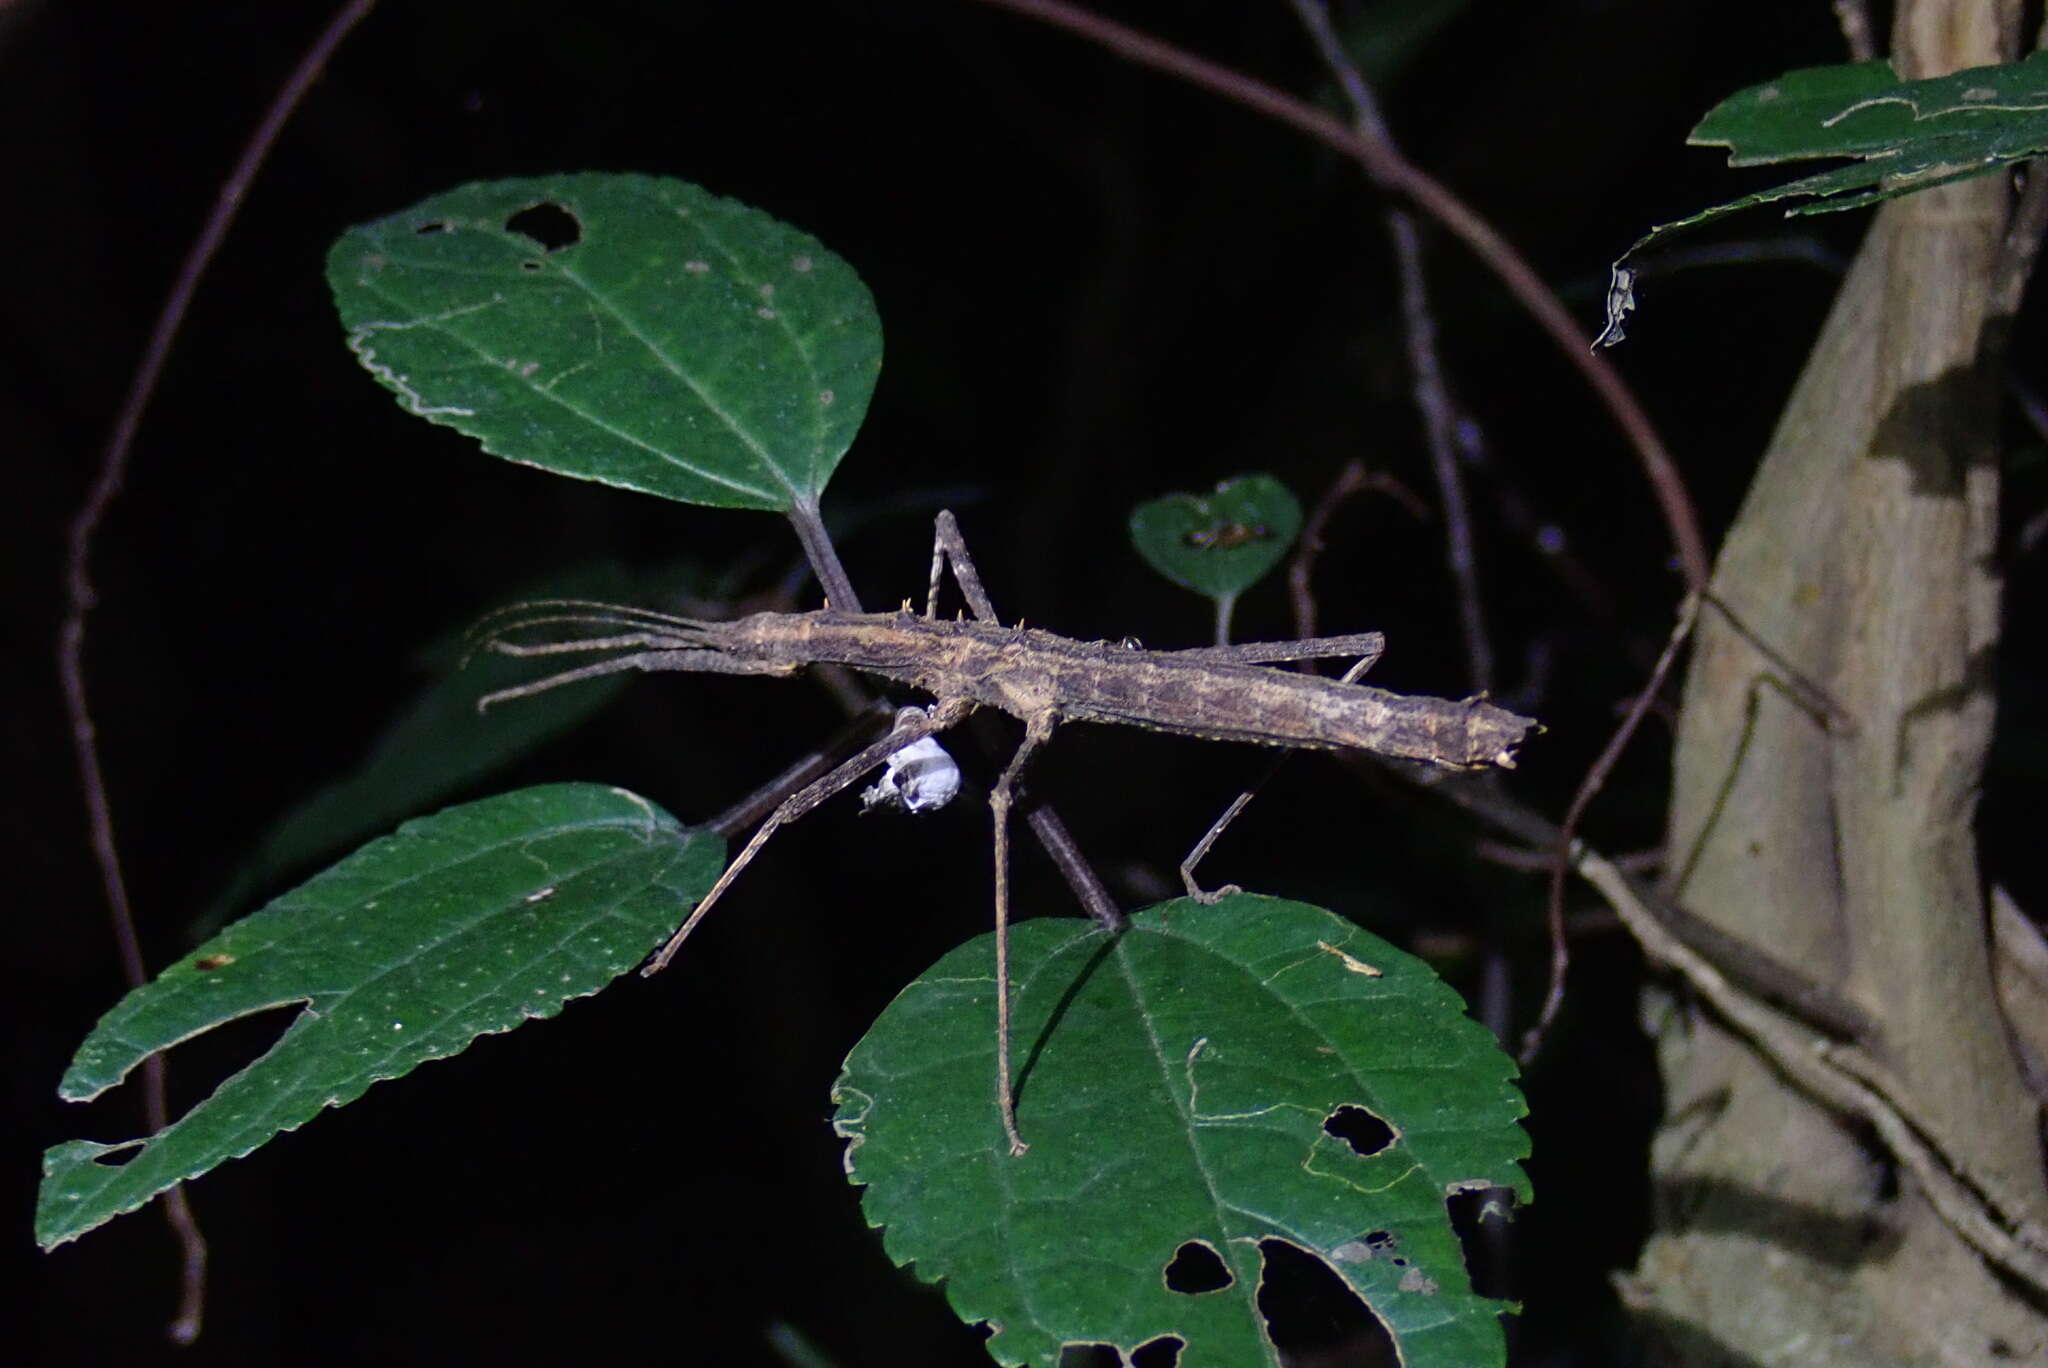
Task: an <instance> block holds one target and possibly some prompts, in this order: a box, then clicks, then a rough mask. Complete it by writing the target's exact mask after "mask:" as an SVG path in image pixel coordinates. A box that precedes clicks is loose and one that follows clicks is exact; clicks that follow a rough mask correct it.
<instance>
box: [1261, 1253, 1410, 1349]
mask: <svg viewBox="0 0 2048 1368" xmlns="http://www.w3.org/2000/svg"><path fill="white" fill-rule="evenodd" d="M1259 1253H1260V1255H1261V1256H1262V1257H1263V1258H1264V1259H1265V1268H1264V1270H1263V1271H1262V1272H1261V1273H1260V1275H1259V1314H1260V1315H1261V1316H1263V1317H1264V1318H1265V1321H1266V1334H1267V1335H1268V1336H1269V1337H1270V1338H1271V1339H1272V1341H1273V1347H1274V1348H1275V1349H1277V1350H1279V1352H1280V1354H1281V1356H1282V1357H1283V1358H1291V1359H1295V1360H1297V1361H1299V1360H1302V1359H1306V1358H1308V1357H1310V1356H1315V1357H1316V1358H1317V1359H1318V1361H1322V1362H1329V1363H1345V1364H1358V1365H1371V1368H1394V1366H1395V1365H1396V1364H1399V1363H1400V1361H1401V1358H1400V1355H1399V1354H1398V1353H1396V1352H1395V1349H1394V1340H1393V1336H1391V1335H1389V1334H1388V1333H1387V1329H1386V1327H1385V1326H1383V1325H1381V1324H1380V1322H1379V1317H1377V1316H1375V1315H1373V1313H1372V1309H1371V1308H1370V1307H1368V1306H1367V1305H1366V1304H1365V1302H1364V1301H1363V1300H1362V1299H1361V1298H1360V1297H1359V1295H1358V1294H1357V1293H1356V1292H1354V1291H1352V1289H1351V1285H1350V1284H1349V1283H1347V1282H1345V1281H1344V1279H1343V1278H1341V1277H1339V1276H1338V1275H1337V1272H1336V1270H1335V1269H1333V1268H1331V1267H1330V1266H1329V1265H1328V1264H1326V1263H1324V1262H1323V1261H1322V1260H1321V1259H1318V1258H1316V1257H1315V1256H1314V1255H1313V1254H1310V1253H1308V1252H1306V1251H1305V1250H1302V1249H1300V1248H1297V1247H1296V1246H1294V1245H1291V1244H1289V1243H1287V1241H1285V1240H1261V1241H1259Z"/></svg>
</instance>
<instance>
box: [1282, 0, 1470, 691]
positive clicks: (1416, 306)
mask: <svg viewBox="0 0 2048 1368" xmlns="http://www.w3.org/2000/svg"><path fill="white" fill-rule="evenodd" d="M1297 3H1307V0H1297ZM1387 229H1388V231H1389V232H1390V233H1391V234H1392V235H1393V238H1394V260H1395V263H1396V264H1397V266H1398V267H1399V270H1400V274H1401V317H1402V319H1403V321H1404V323H1405V324H1406V328H1407V333H1408V363H1409V365H1410V367H1411V368H1412V369H1413V371H1414V375H1415V406H1416V408H1417V409H1418V410H1420V411H1421V414H1422V430H1423V433H1424V435H1425V436H1426V437H1427V438H1428V440H1429V466H1430V470H1431V471H1432V472H1433V473H1434V474H1435V476H1436V487H1437V497H1439V498H1440V499H1442V500H1443V506H1444V558H1445V561H1446V562H1447V564H1448V566H1449V568H1450V572H1451V582H1452V584H1454V585H1456V586H1457V591H1458V625H1459V627H1460V628H1461V629H1462V631H1463V633H1464V638H1465V664H1466V669H1467V675H1468V678H1467V687H1468V688H1469V689H1470V690H1471V691H1472V692H1473V693H1489V692H1491V691H1492V689H1493V687H1494V678H1493V643H1492V641H1491V640H1490V639H1489V638H1488V635H1487V631H1486V617H1485V613H1484V610H1483V609H1482V608H1481V606H1480V598H1479V555H1478V551H1477V548H1476V545H1475V543H1474V540H1473V537H1472V514H1471V510H1470V508H1469V507H1468V506H1467V504H1466V501H1465V482H1464V478H1463V476H1462V475H1461V474H1460V472H1459V470H1458V457H1457V453H1456V451H1455V450H1454V441H1455V438H1454V435H1453V434H1454V431H1455V427H1456V420H1455V417H1454V415H1453V413H1452V409H1451V395H1450V390H1449V388H1448V387H1447V386H1446V385H1445V383H1444V376H1443V363H1442V360H1441V358H1440V357H1439V356H1438V354H1437V347H1436V319H1435V317H1434V315H1432V314H1431V312H1430V308H1429V293H1428V288H1427V284H1426V282H1425V280H1424V278H1423V274H1422V239H1421V237H1420V235H1419V234H1417V232H1416V231H1415V217H1414V215H1412V214H1409V213H1408V212H1406V211H1405V210H1400V209H1394V210H1390V211H1389V212H1388V214H1387Z"/></svg>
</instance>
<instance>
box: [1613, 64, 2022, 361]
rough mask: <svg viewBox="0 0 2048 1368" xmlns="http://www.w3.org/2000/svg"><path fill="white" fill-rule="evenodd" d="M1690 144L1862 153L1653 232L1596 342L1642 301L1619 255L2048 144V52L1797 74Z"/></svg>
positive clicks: (1737, 156) (1763, 151)
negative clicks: (1740, 216) (1939, 69)
mask: <svg viewBox="0 0 2048 1368" xmlns="http://www.w3.org/2000/svg"><path fill="white" fill-rule="evenodd" d="M1687 141H1688V142H1690V143H1691V144H1692V145H1694V146H1708V147H1726V148H1728V149H1729V154H1728V164H1729V165H1730V166H1761V165H1767V164H1774V163H1778V162H1788V161H1801V160H1809V159H1813V158H1820V157H1853V158H1855V159H1856V160H1855V161H1854V162H1853V163H1851V164H1850V165H1848V166H1839V167H1835V168H1833V169H1831V170H1827V171H1822V172H1820V173H1818V174H1816V175H1810V176H1806V177H1804V178H1802V179H1800V180H1795V181H1791V182H1789V183H1787V184H1784V185H1778V186H1773V187H1771V188H1770V189H1767V190H1759V191H1757V192H1756V193H1755V194H1751V195H1744V196H1742V197H1741V198H1739V199H1733V200H1729V201H1727V202H1726V203H1724V204H1717V205H1715V206H1713V207H1712V208H1709V209H1703V210H1701V211H1700V212H1699V213H1697V214H1694V215H1692V216H1691V217H1689V218H1682V219H1679V220H1677V221H1676V222H1673V223H1664V224H1659V225H1658V226H1657V227H1655V228H1653V229H1651V230H1650V231H1649V233H1647V234H1646V235H1644V236H1643V237H1642V238H1641V239H1640V240H1639V241H1637V242H1636V243H1635V245H1634V246H1632V247H1630V248H1629V249H1628V251H1626V252H1624V253H1623V254H1622V256H1621V259H1620V260H1619V261H1617V262H1615V263H1614V284H1613V286H1612V288H1611V289H1610V291H1609V295H1608V305H1607V326H1606V328H1605V329H1604V330H1603V331H1602V332H1601V334H1600V337H1599V338H1598V339H1597V340H1596V342H1595V345H1596V346H1612V345H1613V344H1614V343H1616V342H1619V341H1621V340H1622V337H1623V336H1624V331H1623V321H1624V319H1625V318H1626V317H1627V315H1628V313H1629V311H1630V310H1631V309H1633V308H1634V307H1635V297H1634V293H1633V291H1632V289H1631V288H1630V286H1631V284H1632V282H1633V278H1634V272H1633V271H1631V270H1630V269H1629V268H1628V267H1627V266H1625V265H1624V263H1625V262H1627V261H1628V259H1629V258H1630V257H1632V256H1634V255H1635V254H1636V253H1637V252H1639V251H1641V250H1642V249H1643V248H1645V247H1647V246H1649V245H1650V244H1651V243H1653V242H1655V241H1657V240H1659V239H1660V238H1663V237H1664V236H1665V235H1667V234H1670V233H1675V232H1678V231H1680V230H1682V229H1687V228H1694V227H1698V226H1699V225H1701V224H1704V223H1711V222H1713V221H1714V220H1716V219H1720V218H1725V217H1727V216H1728V215H1729V214H1733V213H1737V212H1739V211H1741V210H1744V209H1749V208H1753V207H1754V206H1756V205H1759V204H1770V203H1774V202H1776V201H1778V200H1785V199H1809V200H1811V202H1810V203H1806V204H1798V205H1794V206H1792V207H1791V208H1789V209H1787V210H1786V213H1787V215H1788V216H1789V215H1792V214H1826V213H1833V212H1835V211H1837V210H1842V209H1856V208H1861V207H1862V206H1864V205H1866V204H1875V203H1877V202H1878V201H1879V200H1886V199H1892V198H1894V197H1896V196H1899V195H1908V194H1911V193H1913V192H1914V191H1916V190H1925V189H1928V188H1930V187H1932V186H1936V185H1947V184H1949V183H1950V182H1952V181H1959V180H1967V179H1969V178H1970V177H1972V176H1981V175H1985V174H1987V173H1989V172H1992V171H1996V170H1998V169H2000V168H2001V167H2005V166H2010V165H2012V164H2013V163H2015V162H2021V161H2025V160H2027V159H2028V158H2030V157H2037V156H2040V155H2041V154H2042V153H2043V152H2048V52H2035V53H2032V54H2030V55H2029V56H2028V57H2027V58H2026V59H2025V60H2023V61H2020V62H2015V63H2011V64H2008V65H2005V66H1985V67H1972V68H1970V69H1968V70H1965V71H1958V72H1954V73H1952V74H1951V75H1947V76H1937V77H1933V78H1930V79H1928V80H1924V81H1901V80H1900V79H1899V78H1898V73H1897V72H1895V71H1894V70H1893V69H1892V66H1891V63H1890V62H1888V61H1884V60H1882V59H1880V60H1878V61H1874V62H1859V63H1855V64H1852V65H1846V66H1832V67H1810V68H1807V69H1805V70H1801V71H1790V72H1787V73H1785V74H1784V75H1783V76H1780V77H1778V79H1776V80H1775V81H1767V82H1765V83H1764V84H1763V85H1759V86H1752V87H1750V88H1749V89H1748V90H1744V91H1741V92H1739V93H1737V94H1735V95H1731V96H1729V97H1728V98H1727V99H1725V100H1723V101H1722V102H1721V103H1720V104H1718V105H1716V106H1714V108H1713V109H1712V110H1710V111H1708V113H1707V116H1706V117H1705V118H1704V119H1702V120H1700V123H1699V126H1698V127H1697V128H1695V129H1693V131H1692V136H1691V137H1690V138H1689V139H1687Z"/></svg>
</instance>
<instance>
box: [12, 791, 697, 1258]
mask: <svg viewBox="0 0 2048 1368" xmlns="http://www.w3.org/2000/svg"><path fill="white" fill-rule="evenodd" d="M723 857H724V843H723V842H722V841H720V840H719V839H718V838H717V837H716V836H713V835H710V834H708V833H705V832H701V831H685V830H683V829H682V828H681V827H679V826H678V825H677V824H676V821H675V819H674V818H672V817H670V816H669V815H668V814H667V813H664V812H662V811H661V810H660V809H658V808H656V807H655V806H653V805H652V804H651V803H648V802H647V801H646V800H645V799H642V798H638V797H636V796H634V795H633V794H630V793H627V792H626V791H625V790H623V789H614V788H605V787H602V786H600V785H595V784H561V785H554V786H549V787H542V788H530V789H523V790H521V791H519V792H517V793H509V794H505V795H503V796H502V797H498V798H488V799H485V800H484V801H482V802H478V803H470V804H467V805H465V806H462V807H456V808H450V809H449V810H448V811H446V812H442V813H439V814H437V815H435V816H432V817H427V818H422V819H421V820H419V821H416V822H409V823H407V824H406V825H405V826H403V827H401V828H399V831H398V833H397V834H396V835H394V836H388V837H385V838H384V839H382V840H378V841H373V842H371V843H370V844H369V845H367V846H365V847H363V848H362V849H361V850H359V851H357V852H356V853H355V854H353V855H351V856H349V857H348V858H347V859H345V860H343V861H342V862H341V863H340V864H338V865H335V866H334V867H333V868H332V869H329V870H327V871H325V872H324V873H321V874H319V875H317V876H315V877H314V878H313V879H311V880H310V881H308V882H307V883H305V884H303V885H301V886H300V887H299V888H297V889H295V890H293V891H292V892H290V893H287V894H285V895H284V896H283V897H281V898H279V899H277V900H276V901H275V902H273V903H271V904H270V905H269V906H268V907H265V908H264V909H263V910H261V911H259V912H257V913H255V914H254V915H252V916H249V917H246V918H244V919H243V920H241V921H239V922H236V923H235V924H234V925H233V926H230V927H228V928H227V929H226V930H224V931H222V932H221V933H220V934H219V935H218V936H215V937H214V938H213V939H212V940H209V941H208V942H206V943H205V944H204V945H202V946H200V947H199V948H198V949H197V950H195V951H193V952H192V953H191V954H190V955H187V956H186V957H185V958H184V959H182V960H180V961H178V962H177V963H176V964H173V965H172V966H171V967H170V968H168V969H166V970H164V972H163V973H162V974H160V975H158V977H157V978H156V980H155V981H154V982H152V983H149V984H147V985H145V986H144V987H141V988H138V989H136V990H135V991H134V992H132V993H130V994H129V995H128V996H127V997H125V998H123V999H122V1000H121V1002H120V1003H119V1005H117V1006H116V1007H115V1008H114V1009H113V1010H112V1011H111V1012H109V1013H107V1015H106V1016H105V1017H104V1018H103V1019H102V1020H101V1021H100V1023H99V1025H98V1026H97V1027H95V1028H94V1030H93V1032H92V1034H91V1035H90V1036H88V1037H87V1038H86V1041H85V1043H84V1044H83V1045H81V1046H80V1047H79V1049H78V1054H77V1056H76V1058H74V1059H73V1061H72V1064H71V1068H70V1069H69V1070H68V1071H67V1072H66V1073H65V1075H64V1079H63V1081H62V1083H60V1084H59V1085H58V1093H59V1094H60V1095H61V1096H63V1097H64V1098H66V1099H67V1100H69V1101H74V1102H82V1101H87V1100H89V1099H91V1098H93V1097H96V1096H98V1095H99V1094H100V1093H101V1092H103V1091H105V1090H106V1089H108V1088H110V1087H112V1086H113V1085H114V1084H116V1083H119V1082H120V1081H121V1080H122V1079H123V1078H125V1077H126V1076H127V1075H128V1073H129V1071H130V1070H132V1069H133V1068H134V1067H135V1066H136V1065H137V1064H140V1063H141V1062H142V1061H143V1060H144V1059H145V1058H147V1057H148V1056H149V1055H151V1054H154V1053H156V1052H157V1051H159V1050H164V1049H168V1048H169V1047H170V1046H172V1045H175V1044H177V1043H178V1042H179V1041H182V1040H189V1039H191V1038H192V1037H193V1036H196V1035H199V1034H201V1033H203V1032H205V1031H209V1030H211V1029H213V1028H214V1027H216V1026H219V1025H221V1024H223V1023H225V1022H229V1021H234V1020H237V1019H239V1018H241V1017H246V1016H250V1015H252V1014H254V1013H257V1012H262V1011H265V1010H268V1009H270V1008H273V1007H284V1006H290V1005H291V1004H293V1003H300V1004H303V1007H304V1010H302V1011H301V1012H300V1013H299V1015H298V1017H297V1018H296V1019H295V1020H294V1021H293V1022H292V1024H291V1026H290V1028H289V1029H288V1030H286V1032H285V1033H284V1036H283V1037H282V1038H281V1039H280V1040H279V1041H278V1042H277V1044H276V1045H274V1046H273V1047H271V1049H270V1051H269V1053H267V1054H265V1055H264V1056H263V1057H262V1058H260V1059H258V1060H257V1061H256V1062H255V1063H253V1064H251V1065H250V1066H249V1067H248V1068H246V1069H243V1070H242V1071H241V1072H240V1073H238V1074H236V1075H234V1076H233V1077H232V1078H230V1079H228V1080H227V1081H226V1082H224V1083H222V1084H221V1085H220V1087H219V1088H217V1089H215V1090H214V1093H213V1095H212V1096H211V1097H209V1098H207V1099H206V1100H205V1101H204V1102H201V1103H199V1104H198V1105H197V1106H195V1107H193V1108H192V1109H191V1110H190V1111H189V1112H187V1113H185V1115H184V1116H182V1117H180V1118H179V1119H178V1120H177V1121H175V1122H173V1123H172V1124H171V1125H170V1126H168V1127H166V1128H165V1129H164V1130H162V1131H159V1132H158V1133H157V1134H155V1135H153V1136H150V1137H149V1138H147V1139H143V1140H131V1141H128V1142H126V1143H125V1144H116V1145H104V1144H96V1143H94V1142H92V1141H86V1140H75V1141H71V1142H69V1143H67V1144H62V1145H58V1146H56V1147H55V1148H53V1149H51V1150H50V1151H49V1152H48V1153H47V1154H45V1155H44V1157H43V1186H42V1192H41V1194H40V1197H39V1199H38V1202H37V1210H36V1239H37V1241H38V1242H39V1243H41V1244H42V1245H43V1247H44V1248H49V1247H51V1246H53V1245H59V1244H62V1243H64V1242H65V1241H67V1240H71V1239H75V1238H77V1237H78V1236H79V1235H82V1234H84V1233H85V1232H86V1231H88V1230H90V1229H92V1228H93V1227H94V1226H97V1225H100V1224H101V1223H103V1222H105V1221H107V1220H110V1219H112V1218H113V1217H115V1216H118V1215H120V1214H121V1213H123V1212H127V1211H133V1210H134V1209H135V1208H137V1207H139V1206H141V1205H142V1204H143V1203H144V1202H147V1201H148V1200H149V1199H150V1198H151V1197H154V1196H155V1195H156V1194H158V1193H160V1192H162V1191H164V1189H166V1188H168V1187H170V1186H172V1185H173V1184H175V1183H179V1182H182V1181H184V1180H185V1179H187V1178H192V1177H196V1176H197V1175H199V1174H201V1173H204V1172H206V1171H207V1170H208V1169H210V1168H212V1167H214V1166H215V1165H216V1164H219V1163H221V1162H222V1161H223V1160H227V1159H235V1158H239V1157H241V1156H242V1155H245V1154H247V1153H249V1152H250V1151H251V1150H253V1149H255V1148H256V1147H257V1146H258V1145H261V1144H262V1143H263V1142H264V1141H266V1140H268V1139H269V1138H270V1137H271V1136H273V1135H275V1134H277V1133H278V1132H279V1131H282V1130H291V1129H293V1128H295V1127H297V1126H299V1125H301V1124H303V1123H304V1122H306V1121H308V1120H310V1119H311V1118H312V1117H313V1116H314V1115H315V1114H316V1113H318V1112H319V1111H320V1109H321V1108H323V1107H335V1106H340V1105H342V1104H343V1103H345V1102H352V1101H354V1100H355V1099H356V1098H358V1097H360V1096H361V1095H362V1094H363V1092H364V1091H365V1090H366V1089H368V1088H369V1086H370V1085H371V1084H372V1083H375V1082H377V1081H379V1080H380V1079H386V1078H397V1077H399V1076H400V1075H402V1074H405V1073H407V1072H409V1071H411V1070H412V1068H413V1067H414V1066H415V1065H418V1064H420V1063H423V1062H424V1061H426V1060H429V1059H440V1058H443V1057H445V1056H447V1055H452V1054H457V1053H459V1052H460V1051H462V1050H463V1049H464V1048H465V1047H467V1046H468V1044H469V1043H470V1041H472V1040H474V1039H475V1038H476V1037H477V1036H479V1035H484V1034H487V1033H491V1032H496V1031H509V1030H511V1029H512V1028H513V1027H515V1026H517V1025H519V1024H520V1023H521V1022H523V1021H525V1020H527V1019H528V1018H530V1017H547V1016H553V1015H554V1014H555V1013H556V1012H557V1011H559V1010H560V1009H561V1006H562V1004H563V1003H564V1002H566V1001H568V1000H569V999H571V998H577V997H587V996H588V995H590V994H591V993H594V992H596V991H597V990H598V989H600V988H602V987H604V986H605V985H606V984H607V983H610V982H611V981H612V980H613V979H614V978H616V977H618V976H619V975H620V974H622V973H624V972H625V971H626V970H628V969H630V968H632V967H633V966H634V965H635V964H637V963H638V962H639V961H640V960H641V959H642V958H643V957H645V956H646V955H647V953H648V952H649V951H650V950H652V949H653V948H654V947H655V946H656V945H657V944H659V943H660V942H661V940H662V938H663V937H665V936H667V935H668V934H669V933H670V932H671V931H673V930H674V929H675V927H676V926H677V924H678V923H680V922H681V921H682V919H683V917H684V915H685V914H686V913H687V911H688V910H689V908H690V906H691V905H692V904H693V903H694V902H695V901H696V900H697V899H698V898H701V897H702V896H703V895H704V893H705V892H706V891H707V890H708V889H709V888H710V886H711V884H712V882H713V881H714V880H715V879H716V878H717V877H718V872H719V870H720V868H721V867H722V865H723V862H724V858H723ZM123 1151H134V1152H133V1153H132V1154H130V1155H129V1157H128V1159H127V1161H126V1162H125V1163H122V1164H119V1165H114V1164H107V1163H103V1162H101V1161H100V1157H101V1156H103V1155H107V1154H113V1153H118V1152H123Z"/></svg>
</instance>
